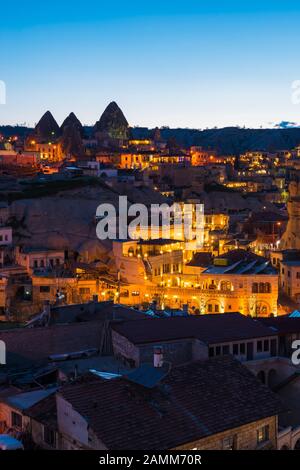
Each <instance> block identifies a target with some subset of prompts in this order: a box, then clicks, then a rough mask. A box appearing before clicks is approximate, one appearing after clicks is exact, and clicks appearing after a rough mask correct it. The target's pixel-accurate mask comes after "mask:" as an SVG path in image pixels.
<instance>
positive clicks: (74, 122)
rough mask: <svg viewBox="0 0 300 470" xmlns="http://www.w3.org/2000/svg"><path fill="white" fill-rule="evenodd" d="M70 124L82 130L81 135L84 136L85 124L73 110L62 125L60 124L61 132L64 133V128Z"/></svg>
mask: <svg viewBox="0 0 300 470" xmlns="http://www.w3.org/2000/svg"><path fill="white" fill-rule="evenodd" d="M68 126H72V127H73V126H74V127H75V128H76V129H78V131H79V132H80V135H81V137H83V134H84V131H83V126H82V124H81V122H80V121H79V119H78V118H77V116H76V115H75V114H74V113H73V112H72V113H70V114H69V116H67V117H66V119H65V120H64V122H63V123H62V125H61V126H60V129H61V132H62V133H63V131H64V129H65V128H66V127H68Z"/></svg>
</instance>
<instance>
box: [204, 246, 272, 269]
mask: <svg viewBox="0 0 300 470" xmlns="http://www.w3.org/2000/svg"><path fill="white" fill-rule="evenodd" d="M224 273H226V274H272V275H277V271H276V270H275V269H274V268H273V267H272V266H271V265H270V262H269V260H268V259H266V258H263V257H262V256H258V255H256V254H255V253H252V252H251V251H247V250H243V249H237V250H232V251H228V252H227V253H225V254H223V255H220V256H217V257H216V258H214V264H213V265H211V266H209V267H208V268H207V269H205V271H204V272H203V274H224Z"/></svg>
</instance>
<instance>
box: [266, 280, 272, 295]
mask: <svg viewBox="0 0 300 470" xmlns="http://www.w3.org/2000/svg"><path fill="white" fill-rule="evenodd" d="M265 292H266V293H267V294H270V293H271V284H270V283H269V282H266V284H265Z"/></svg>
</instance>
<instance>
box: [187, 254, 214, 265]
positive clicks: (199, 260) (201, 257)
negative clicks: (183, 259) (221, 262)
mask: <svg viewBox="0 0 300 470" xmlns="http://www.w3.org/2000/svg"><path fill="white" fill-rule="evenodd" d="M211 263H212V255H211V253H209V252H208V251H201V252H198V253H195V254H194V256H193V258H192V259H191V261H190V262H189V263H187V264H186V266H199V267H206V266H209V265H210V264H211Z"/></svg>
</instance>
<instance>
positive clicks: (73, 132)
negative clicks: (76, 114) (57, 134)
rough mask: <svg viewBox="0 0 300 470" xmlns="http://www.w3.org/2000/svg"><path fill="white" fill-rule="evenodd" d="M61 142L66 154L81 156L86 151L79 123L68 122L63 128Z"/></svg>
mask: <svg viewBox="0 0 300 470" xmlns="http://www.w3.org/2000/svg"><path fill="white" fill-rule="evenodd" d="M61 144H62V148H63V151H64V153H65V155H70V156H72V157H80V156H81V155H83V153H84V149H83V144H82V138H81V133H80V129H79V127H78V124H77V123H76V122H75V123H73V124H68V125H67V126H65V127H64V128H63V135H62V137H61Z"/></svg>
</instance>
